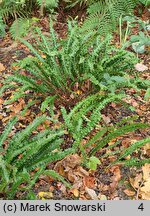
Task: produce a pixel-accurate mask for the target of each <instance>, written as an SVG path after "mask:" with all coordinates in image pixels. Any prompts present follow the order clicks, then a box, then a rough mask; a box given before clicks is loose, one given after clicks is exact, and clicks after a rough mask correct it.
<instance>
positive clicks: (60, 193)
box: [0, 5, 150, 200]
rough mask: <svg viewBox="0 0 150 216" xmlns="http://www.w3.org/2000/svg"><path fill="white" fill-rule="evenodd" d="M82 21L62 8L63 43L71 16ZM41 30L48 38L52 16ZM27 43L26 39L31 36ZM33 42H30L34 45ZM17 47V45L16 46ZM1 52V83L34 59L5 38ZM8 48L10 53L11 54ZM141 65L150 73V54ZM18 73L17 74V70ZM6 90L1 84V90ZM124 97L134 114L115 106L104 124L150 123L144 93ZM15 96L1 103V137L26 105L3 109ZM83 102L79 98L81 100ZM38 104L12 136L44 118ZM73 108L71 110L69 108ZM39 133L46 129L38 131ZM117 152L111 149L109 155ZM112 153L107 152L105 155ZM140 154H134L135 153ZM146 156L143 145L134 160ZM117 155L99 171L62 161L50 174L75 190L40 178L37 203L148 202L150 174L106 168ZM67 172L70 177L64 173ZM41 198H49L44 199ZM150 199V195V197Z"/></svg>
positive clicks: (123, 140)
mask: <svg viewBox="0 0 150 216" xmlns="http://www.w3.org/2000/svg"><path fill="white" fill-rule="evenodd" d="M77 15H78V16H79V20H81V19H84V17H85V16H86V14H85V11H84V9H82V10H80V11H79V10H78V8H74V9H71V10H70V11H65V10H64V8H63V5H62V6H60V7H59V9H58V15H57V20H56V22H55V24H54V27H55V29H56V31H57V32H58V34H59V36H60V37H65V35H66V32H67V25H66V20H67V18H68V16H72V17H76V16H77ZM148 18H149V14H148V13H145V12H143V14H142V19H148ZM38 25H39V26H40V27H42V31H43V32H49V20H48V16H45V17H44V18H41V19H40V22H39V23H38ZM135 31H136V29H135ZM27 39H29V38H28V36H27ZM32 40H33V39H30V41H32ZM118 40H119V39H118V36H117V35H114V43H116V44H117V43H119V42H118ZM12 44H13V45H12ZM0 47H1V48H4V49H3V51H2V52H1V53H0V63H1V68H0V80H3V79H4V78H5V76H6V75H8V74H12V66H11V64H12V63H14V62H16V61H17V60H19V59H22V58H24V57H26V56H30V55H31V53H30V52H29V50H28V49H27V48H26V47H25V46H24V45H22V44H20V43H18V44H17V45H14V42H13V41H12V39H11V38H10V35H9V34H7V35H6V37H5V38H3V39H0ZM7 47H10V49H7ZM139 58H140V59H141V62H142V64H144V65H145V66H147V67H148V68H149V69H150V61H149V56H148V55H147V54H142V55H139ZM13 69H15V68H13ZM138 73H141V74H140V76H141V77H142V78H144V79H150V73H149V70H146V71H145V72H138ZM1 86H2V84H0V87H1ZM126 93H127V94H128V95H129V96H130V99H129V101H127V102H128V103H129V104H131V105H132V106H133V107H134V108H135V110H134V111H129V110H128V109H126V108H125V107H124V108H123V107H122V106H119V105H116V104H114V103H111V104H109V105H108V106H107V107H106V108H105V109H104V110H103V121H104V123H105V124H108V125H113V124H116V123H117V122H119V121H120V120H121V119H122V118H123V117H125V116H129V115H130V116H132V115H134V114H137V115H138V116H139V118H138V120H139V121H141V122H149V123H150V101H147V102H146V101H144V99H143V97H144V93H145V92H142V91H141V93H140V95H139V96H138V97H136V98H135V96H134V93H135V91H134V90H133V89H130V90H128V89H126ZM11 94H12V90H8V91H7V92H6V93H5V95H4V96H3V97H2V98H0V131H3V129H4V126H5V125H6V123H7V122H8V120H9V119H10V118H11V117H12V116H13V115H15V114H18V113H19V112H20V110H21V109H22V108H23V107H24V106H25V104H26V103H27V102H28V99H27V98H26V100H25V99H23V98H21V99H19V101H18V102H15V103H13V104H11V105H3V104H4V101H5V100H6V99H8V98H9V97H10V96H11ZM79 96H80V95H79ZM69 101H70V103H73V104H74V103H75V101H72V100H71V99H70V100H69ZM40 105H41V104H40V101H37V103H36V104H34V105H33V106H31V108H30V109H29V110H28V112H27V113H26V115H25V117H23V118H22V119H20V121H19V123H18V125H17V126H16V128H15V129H14V131H13V132H12V133H15V132H17V131H19V130H20V129H22V128H25V127H26V125H28V124H29V123H30V122H31V121H32V120H33V119H34V117H35V116H39V115H40V114H41V113H40ZM70 106H71V104H70ZM55 115H56V116H57V118H60V119H61V116H60V111H59V102H58V103H57V102H56V104H55ZM53 127H59V125H53ZM38 130H39V131H41V130H43V128H40V127H39V128H38ZM149 135H150V131H149V129H144V130H138V131H136V132H135V133H130V134H127V135H126V136H123V137H119V140H118V141H119V143H120V145H123V146H127V147H128V146H129V145H130V144H131V143H133V142H134V140H140V139H141V138H144V137H147V136H149ZM65 140H66V143H64V146H63V148H64V149H65V148H67V147H68V146H69V145H70V144H71V140H70V139H69V137H67V135H66V137H65ZM115 141H116V140H112V141H111V143H109V145H111V144H113V143H114V142H115ZM113 150H117V149H111V151H113ZM104 152H106V150H105V148H104V149H103V150H101V151H99V152H98V153H97V155H96V156H98V157H99V158H100V157H101V156H102V155H103V153H104ZM107 153H109V152H107ZM135 154H136V153H135ZM143 154H144V155H146V157H147V158H148V157H150V144H147V145H145V146H144V147H143V148H142V152H141V154H140V155H139V154H137V155H136V157H139V158H140V157H141V155H143ZM114 157H115V156H113V155H111V156H108V157H107V158H105V159H101V162H102V163H101V165H98V168H97V170H96V171H90V170H87V169H86V168H84V167H81V166H80V164H79V160H80V155H77V154H75V155H72V156H69V157H66V158H65V159H63V160H62V161H58V162H56V163H55V164H53V163H52V164H49V165H48V167H49V168H54V169H55V170H56V171H58V173H59V174H61V175H63V176H64V177H65V178H66V179H67V180H69V181H70V182H71V183H72V184H73V188H72V189H71V190H68V189H67V188H66V187H65V186H64V184H63V183H61V182H59V181H56V180H54V179H53V178H50V177H47V176H41V177H40V179H39V181H38V182H37V183H36V184H35V187H34V192H35V193H36V194H37V197H38V199H42V198H43V197H44V198H45V199H83V200H87V199H101V200H102V199H108V200H126V199H148V198H149V199H150V197H148V194H146V192H145V191H142V190H141V189H140V188H141V187H142V181H143V178H144V175H145V173H146V172H148V169H149V168H148V167H147V166H145V167H144V166H143V167H142V168H135V167H134V168H130V167H124V166H121V165H115V166H113V167H110V168H108V165H109V163H110V162H111V161H113V160H114ZM66 170H67V171H66ZM41 192H46V193H45V194H44V193H41ZM149 195H150V193H149ZM23 196H24V193H21V192H18V193H17V195H16V199H22V198H23Z"/></svg>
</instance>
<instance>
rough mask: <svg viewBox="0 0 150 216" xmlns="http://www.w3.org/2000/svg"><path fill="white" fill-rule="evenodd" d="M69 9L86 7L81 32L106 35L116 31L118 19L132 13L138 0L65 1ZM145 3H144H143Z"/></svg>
mask: <svg viewBox="0 0 150 216" xmlns="http://www.w3.org/2000/svg"><path fill="white" fill-rule="evenodd" d="M65 1H66V2H67V3H69V4H70V6H71V7H73V6H75V5H76V4H80V5H82V4H85V5H86V6H87V14H88V16H87V18H86V19H85V21H84V23H83V27H82V31H83V32H85V31H93V30H95V31H97V32H98V34H101V35H106V34H107V33H108V32H110V31H114V30H115V29H116V25H117V23H118V18H119V17H120V16H121V15H128V14H130V13H131V12H133V9H134V7H135V6H136V5H137V4H139V3H140V2H141V1H140V0H127V1H123V0H89V1H86V0H70V1H68V0H65ZM143 2H144V3H145V1H143ZM146 2H147V1H146Z"/></svg>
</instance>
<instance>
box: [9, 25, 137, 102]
mask: <svg viewBox="0 0 150 216" xmlns="http://www.w3.org/2000/svg"><path fill="white" fill-rule="evenodd" d="M79 31H80V29H79V27H78V25H77V24H76V23H75V22H73V23H72V22H69V23H68V36H67V38H65V39H58V38H57V34H56V33H55V31H54V29H53V24H52V22H50V37H47V36H44V35H43V34H42V32H41V30H40V29H39V28H37V29H36V33H35V39H36V43H35V44H32V45H31V44H30V43H28V42H27V41H24V40H21V39H20V40H21V41H22V42H23V43H24V44H25V45H26V46H27V47H28V48H29V49H30V50H31V52H32V53H33V57H27V58H24V59H23V60H21V61H19V62H18V63H16V64H15V65H16V66H17V67H18V71H16V72H14V75H13V76H9V77H8V80H6V82H5V83H6V84H5V86H7V83H8V82H9V83H10V82H11V81H15V82H16V83H19V84H22V87H20V91H18V94H20V92H21V91H22V93H23V94H24V91H25V90H24V88H25V89H26V90H27V89H29V90H32V91H35V92H39V93H42V95H44V96H47V95H50V94H53V95H54V94H57V95H58V96H59V97H62V95H65V96H66V95H69V94H70V93H72V89H73V86H74V83H76V82H78V83H79V87H81V86H82V83H83V82H84V81H85V80H89V79H90V80H91V82H92V83H93V87H94V88H95V89H96V88H97V86H98V88H99V87H104V86H106V85H107V81H108V79H107V78H106V75H109V76H110V78H111V77H113V76H115V77H113V81H114V80H115V79H116V80H117V78H118V80H119V77H123V78H124V79H123V78H122V80H125V81H126V82H127V79H126V78H125V76H126V71H128V73H129V72H130V71H132V68H133V66H134V64H135V63H136V62H137V59H136V57H135V56H134V54H132V53H130V52H128V51H125V50H122V49H116V48H115V47H114V46H113V45H111V44H110V43H111V42H110V41H111V36H109V35H108V36H107V37H106V38H105V39H104V40H103V41H102V40H101V39H100V37H96V38H94V39H93V33H90V34H86V35H85V36H84V37H83V35H82V34H80V33H79ZM22 69H25V70H27V71H28V72H29V73H30V75H29V76H25V75H22V74H20V73H19V71H20V70H22ZM114 82H115V81H114ZM39 83H40V85H39ZM16 87H17V88H18V84H17V85H16ZM14 98H15V97H14Z"/></svg>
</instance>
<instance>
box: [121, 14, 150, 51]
mask: <svg viewBox="0 0 150 216" xmlns="http://www.w3.org/2000/svg"><path fill="white" fill-rule="evenodd" d="M125 23H126V29H125V30H123V28H122V25H123V24H125ZM137 25H138V29H139V33H138V34H137V35H131V30H132V28H133V27H135V26H137ZM149 29H150V24H149V21H143V20H141V19H139V18H137V17H135V16H125V17H123V18H122V16H121V17H120V19H119V35H120V45H121V46H123V47H129V46H132V49H133V50H134V51H135V52H136V53H137V54H138V53H144V52H145V51H146V47H148V46H149V45H150V37H149V34H148V31H149ZM130 35H131V36H130ZM129 36H130V39H128V37H129Z"/></svg>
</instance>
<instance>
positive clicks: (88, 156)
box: [62, 94, 150, 167]
mask: <svg viewBox="0 0 150 216" xmlns="http://www.w3.org/2000/svg"><path fill="white" fill-rule="evenodd" d="M123 96H124V95H111V94H110V95H109V96H108V98H105V96H102V95H99V94H95V95H92V96H89V97H87V98H86V99H84V100H82V101H80V102H79V103H78V104H77V105H75V107H74V108H73V109H72V110H71V111H70V113H68V114H67V111H66V110H65V108H62V114H63V118H64V125H65V127H66V128H67V130H68V132H69V133H70V134H71V135H72V137H73V139H74V142H73V148H75V149H76V151H77V149H79V150H80V153H81V155H82V156H83V161H84V164H85V165H88V166H89V164H90V163H91V162H90V161H91V160H92V161H93V157H94V158H95V156H94V155H95V154H96V153H97V152H98V151H99V150H101V149H104V148H105V149H107V148H110V147H109V146H107V144H108V143H109V142H110V141H111V140H113V139H116V138H118V137H120V136H123V135H125V134H127V133H129V132H134V131H136V130H138V129H144V128H149V127H150V125H149V124H144V123H139V122H136V121H135V120H136V119H137V117H134V118H133V117H132V118H124V119H122V121H121V122H119V123H118V124H116V125H114V126H104V125H103V124H102V125H101V124H100V120H101V110H102V109H103V108H104V107H105V106H106V105H107V104H108V103H110V102H112V101H114V102H115V101H116V102H117V101H119V102H121V98H122V97H123ZM93 132H94V135H91V134H92V133H93ZM87 137H90V139H88V141H87V142H86V143H85V144H84V145H83V144H81V143H82V140H83V139H84V141H85V140H86V139H87ZM149 140H150V139H149V138H146V139H144V140H141V141H138V142H136V143H134V144H133V145H132V146H130V147H128V148H126V149H122V150H120V151H119V152H114V154H117V155H119V156H118V160H116V161H115V162H114V163H118V162H120V161H121V159H122V158H125V157H126V156H127V155H129V154H130V155H132V153H133V152H134V151H137V150H138V149H139V148H140V147H142V146H143V145H144V144H146V143H148V142H149ZM93 145H94V146H93ZM112 147H113V146H112ZM104 157H105V155H104ZM99 159H100V158H99ZM135 159H136V158H135ZM94 161H95V159H94ZM144 161H145V160H143V161H141V164H143V163H144ZM97 162H98V161H97V160H96V163H97ZM125 162H126V161H125ZM128 163H129V161H128ZM125 164H126V163H125ZM110 165H113V163H112V164H110ZM130 165H131V166H134V165H135V163H132V162H131V163H130ZM139 165H140V164H139ZM94 167H96V166H95V165H94Z"/></svg>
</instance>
